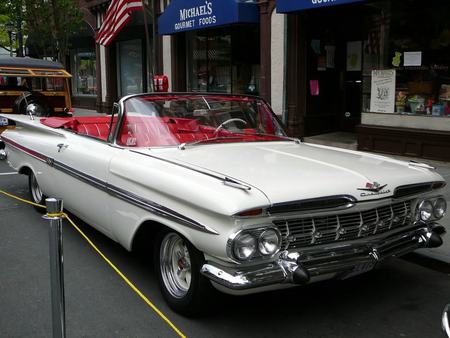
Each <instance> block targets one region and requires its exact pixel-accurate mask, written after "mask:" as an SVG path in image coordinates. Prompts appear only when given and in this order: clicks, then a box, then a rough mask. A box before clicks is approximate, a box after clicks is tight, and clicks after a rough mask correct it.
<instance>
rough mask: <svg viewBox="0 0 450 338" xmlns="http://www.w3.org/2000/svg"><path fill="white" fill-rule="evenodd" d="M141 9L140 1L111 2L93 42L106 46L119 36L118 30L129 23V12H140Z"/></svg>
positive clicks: (121, 0)
mask: <svg viewBox="0 0 450 338" xmlns="http://www.w3.org/2000/svg"><path fill="white" fill-rule="evenodd" d="M142 8H143V7H142V1H137V0H112V1H111V4H110V5H109V7H108V10H107V11H106V15H105V18H104V20H103V23H102V26H101V27H100V30H99V31H98V34H97V38H96V40H95V42H97V43H99V44H101V45H103V46H108V45H109V44H110V43H111V42H112V41H113V40H114V38H115V37H116V35H117V34H119V32H120V30H121V29H122V28H123V27H124V26H125V25H126V24H127V23H128V21H130V19H131V12H133V11H139V10H142Z"/></svg>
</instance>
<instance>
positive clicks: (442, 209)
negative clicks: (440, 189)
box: [415, 196, 447, 223]
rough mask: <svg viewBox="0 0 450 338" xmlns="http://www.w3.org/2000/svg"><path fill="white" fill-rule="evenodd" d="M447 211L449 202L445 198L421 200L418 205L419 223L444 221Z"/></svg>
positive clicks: (436, 197)
mask: <svg viewBox="0 0 450 338" xmlns="http://www.w3.org/2000/svg"><path fill="white" fill-rule="evenodd" d="M446 211H447V201H446V200H445V198H444V197H443V196H435V197H430V198H425V199H422V200H419V201H418V202H417V204H416V214H415V215H416V216H415V219H416V221H417V222H419V221H420V222H425V223H429V222H433V221H438V220H440V219H442V218H443V217H444V216H445V214H446Z"/></svg>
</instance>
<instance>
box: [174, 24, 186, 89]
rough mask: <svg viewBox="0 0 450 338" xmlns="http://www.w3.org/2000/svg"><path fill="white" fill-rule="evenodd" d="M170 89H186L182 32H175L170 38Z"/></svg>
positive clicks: (184, 42) (184, 38) (184, 47)
mask: <svg viewBox="0 0 450 338" xmlns="http://www.w3.org/2000/svg"><path fill="white" fill-rule="evenodd" d="M171 57H172V87H173V89H172V91H174V92H185V91H187V79H186V37H185V34H184V33H180V34H175V35H173V36H172V39H171Z"/></svg>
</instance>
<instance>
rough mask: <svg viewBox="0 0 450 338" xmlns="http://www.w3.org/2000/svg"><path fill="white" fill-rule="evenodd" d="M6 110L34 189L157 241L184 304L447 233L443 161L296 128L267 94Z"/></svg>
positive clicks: (324, 272)
mask: <svg viewBox="0 0 450 338" xmlns="http://www.w3.org/2000/svg"><path fill="white" fill-rule="evenodd" d="M29 108H30V109H29V110H30V112H32V108H33V107H29ZM3 116H4V117H6V118H8V119H10V120H13V121H15V124H16V128H15V129H11V130H7V131H5V132H4V133H3V134H2V135H1V138H2V139H3V140H4V142H5V144H6V155H7V160H8V162H9V164H10V165H11V167H13V168H14V169H16V170H18V171H19V172H20V173H22V174H26V175H28V176H29V187H30V193H31V196H32V198H33V200H34V201H35V202H38V203H43V202H44V198H45V196H52V197H60V198H62V199H63V200H64V206H65V208H66V209H67V210H69V211H70V212H72V213H73V214H75V215H77V216H78V217H80V218H81V219H83V220H84V221H86V222H87V223H89V224H90V225H92V226H93V227H95V228H96V229H98V230H99V231H101V232H102V233H104V234H105V235H107V236H108V237H110V238H111V239H113V240H115V241H117V242H119V243H120V244H122V245H123V246H124V247H125V248H126V249H128V250H132V249H134V248H135V246H136V243H146V244H147V246H146V247H147V250H149V252H151V253H152V254H153V255H154V260H155V266H156V271H157V276H158V279H159V282H160V285H161V290H162V293H163V295H164V297H165V299H166V301H167V302H168V303H169V305H170V306H171V307H172V308H173V309H175V310H176V311H178V312H181V313H184V314H192V313H195V312H196V311H198V310H199V309H201V308H202V307H203V303H204V302H205V301H207V300H209V299H210V298H208V296H207V295H208V293H209V292H210V291H211V289H212V288H211V286H214V287H215V288H216V289H219V290H220V291H223V292H226V293H230V294H246V293H251V292H261V291H266V290H271V289H279V288H283V287H290V286H295V285H304V284H307V283H311V282H316V281H320V280H325V279H332V278H338V279H343V278H348V277H351V276H354V275H357V274H360V273H363V272H365V271H369V270H371V269H373V268H374V267H375V266H376V265H377V264H378V263H380V262H382V261H383V260H385V259H386V258H389V257H393V256H401V255H403V254H406V253H409V252H411V251H413V250H415V249H417V248H424V247H436V246H439V245H441V244H442V239H441V235H442V234H443V233H444V232H445V229H444V228H443V227H442V226H440V225H439V224H438V223H437V222H438V221H439V220H440V219H441V218H442V217H443V216H444V214H445V212H446V202H445V199H444V198H442V197H441V195H440V194H441V193H442V188H443V187H444V186H445V181H444V180H443V178H442V177H441V176H440V175H439V174H437V173H436V172H435V170H434V168H433V167H430V166H428V165H426V164H422V163H416V162H402V161H397V160H393V159H389V158H386V157H383V156H378V155H371V154H365V153H360V152H356V151H349V150H342V149H336V148H331V147H326V146H320V145H312V144H307V143H304V142H302V141H300V140H298V139H293V138H289V137H287V136H286V134H285V132H284V131H283V130H282V128H281V126H280V123H278V122H277V119H276V118H275V115H274V114H273V113H272V111H271V109H270V108H269V106H268V105H267V104H266V103H265V102H264V101H263V100H261V99H259V98H256V97H250V96H238V95H222V94H142V95H133V96H128V97H125V98H123V99H121V100H120V102H119V103H118V104H115V106H114V109H113V112H112V114H111V115H110V116H97V117H70V118H58V117H50V118H37V117H36V118H33V117H32V116H31V115H30V116H26V115H21V116H18V115H3ZM151 248H153V251H151Z"/></svg>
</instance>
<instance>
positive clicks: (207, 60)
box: [187, 27, 260, 94]
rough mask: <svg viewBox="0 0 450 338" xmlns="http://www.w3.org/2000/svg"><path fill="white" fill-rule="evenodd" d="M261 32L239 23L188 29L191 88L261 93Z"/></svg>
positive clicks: (203, 90)
mask: <svg viewBox="0 0 450 338" xmlns="http://www.w3.org/2000/svg"><path fill="white" fill-rule="evenodd" d="M258 34H259V33H258V30H257V29H252V28H248V29H241V30H239V29H238V28H236V27H233V28H222V29H213V30H205V31H193V32H190V33H188V34H187V43H188V90H190V91H194V92H220V93H242V94H258V91H259V69H260V66H259V43H258V41H259V37H258ZM243 46H245V48H243Z"/></svg>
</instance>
